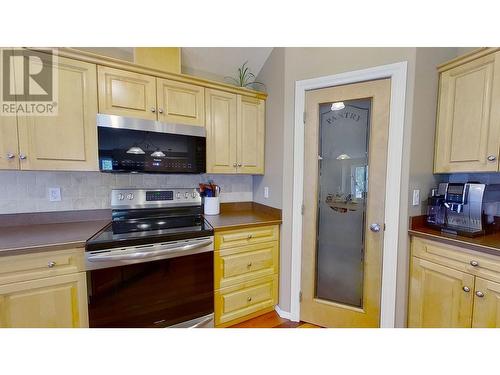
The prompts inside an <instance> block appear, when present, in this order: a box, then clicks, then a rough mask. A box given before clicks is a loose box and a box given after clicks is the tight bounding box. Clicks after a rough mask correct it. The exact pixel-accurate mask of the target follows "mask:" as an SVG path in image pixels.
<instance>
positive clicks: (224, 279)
mask: <svg viewBox="0 0 500 375" xmlns="http://www.w3.org/2000/svg"><path fill="white" fill-rule="evenodd" d="M278 249H279V246H278V241H272V242H266V243H262V244H256V245H248V246H244V247H242V248H238V247H236V248H229V249H226V250H220V251H216V252H215V255H214V261H215V289H219V288H225V287H227V286H230V285H234V284H238V283H241V282H244V281H247V280H251V279H255V278H258V277H262V276H269V275H273V274H275V273H277V272H278ZM242 250H243V251H242Z"/></svg>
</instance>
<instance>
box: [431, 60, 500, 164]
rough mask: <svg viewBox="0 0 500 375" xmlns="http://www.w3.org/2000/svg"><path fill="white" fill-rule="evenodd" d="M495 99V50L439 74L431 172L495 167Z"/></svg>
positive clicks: (498, 68) (499, 114)
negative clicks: (432, 170) (434, 145)
mask: <svg viewBox="0 0 500 375" xmlns="http://www.w3.org/2000/svg"><path fill="white" fill-rule="evenodd" d="M499 102H500V58H499V54H498V53H495V54H490V55H487V56H484V57H481V58H478V59H476V60H473V61H471V62H468V63H466V64H463V65H460V66H457V67H455V68H452V69H450V70H447V71H445V72H443V73H442V74H441V77H440V86H439V103H438V115H437V128H436V147H435V159H434V172H436V173H450V172H494V171H497V170H498V152H499V136H500V110H499V109H498V108H497V107H498V103H499Z"/></svg>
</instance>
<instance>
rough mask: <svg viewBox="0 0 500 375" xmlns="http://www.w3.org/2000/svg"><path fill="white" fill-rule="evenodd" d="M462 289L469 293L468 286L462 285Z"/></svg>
mask: <svg viewBox="0 0 500 375" xmlns="http://www.w3.org/2000/svg"><path fill="white" fill-rule="evenodd" d="M462 289H463V291H464V292H466V293H469V292H470V288H469V287H468V286H464V287H463V288H462Z"/></svg>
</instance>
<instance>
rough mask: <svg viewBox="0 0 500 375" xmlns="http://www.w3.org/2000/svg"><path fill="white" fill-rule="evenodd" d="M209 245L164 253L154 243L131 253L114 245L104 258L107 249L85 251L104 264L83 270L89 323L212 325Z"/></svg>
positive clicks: (99, 325) (101, 325)
mask: <svg viewBox="0 0 500 375" xmlns="http://www.w3.org/2000/svg"><path fill="white" fill-rule="evenodd" d="M163 245H164V247H165V244H163ZM207 246H210V245H207ZM207 246H205V247H198V248H197V249H194V248H190V249H189V250H187V252H184V253H183V252H182V251H175V250H174V248H170V249H167V250H165V249H164V250H165V251H164V254H160V253H158V252H159V251H161V249H155V248H154V246H153V247H151V248H150V249H148V250H144V249H142V250H137V249H135V254H139V255H138V256H137V257H135V258H133V252H132V251H131V250H130V249H117V250H112V251H109V252H108V256H109V258H108V259H107V260H104V259H103V258H104V257H105V256H106V251H100V252H99V253H100V255H99V254H96V253H97V252H94V253H87V264H89V263H98V264H106V267H105V268H99V267H94V269H92V270H89V271H88V272H87V278H88V280H87V285H88V295H89V296H88V297H89V321H90V327H91V328H153V327H170V326H177V327H210V326H213V312H214V287H213V251H208V250H207V249H208V247H207ZM177 248H178V247H177ZM212 250H213V248H212ZM117 251H122V252H123V254H116V252H117ZM199 251H201V252H199ZM147 253H149V256H148V254H147ZM97 256H100V257H101V258H98V259H97V260H96V258H95V257H97ZM92 257H94V259H93V261H92ZM112 262H114V263H112Z"/></svg>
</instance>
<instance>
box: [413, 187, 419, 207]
mask: <svg viewBox="0 0 500 375" xmlns="http://www.w3.org/2000/svg"><path fill="white" fill-rule="evenodd" d="M419 204H420V190H418V189H415V190H413V205H414V206H418V205H419Z"/></svg>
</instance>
